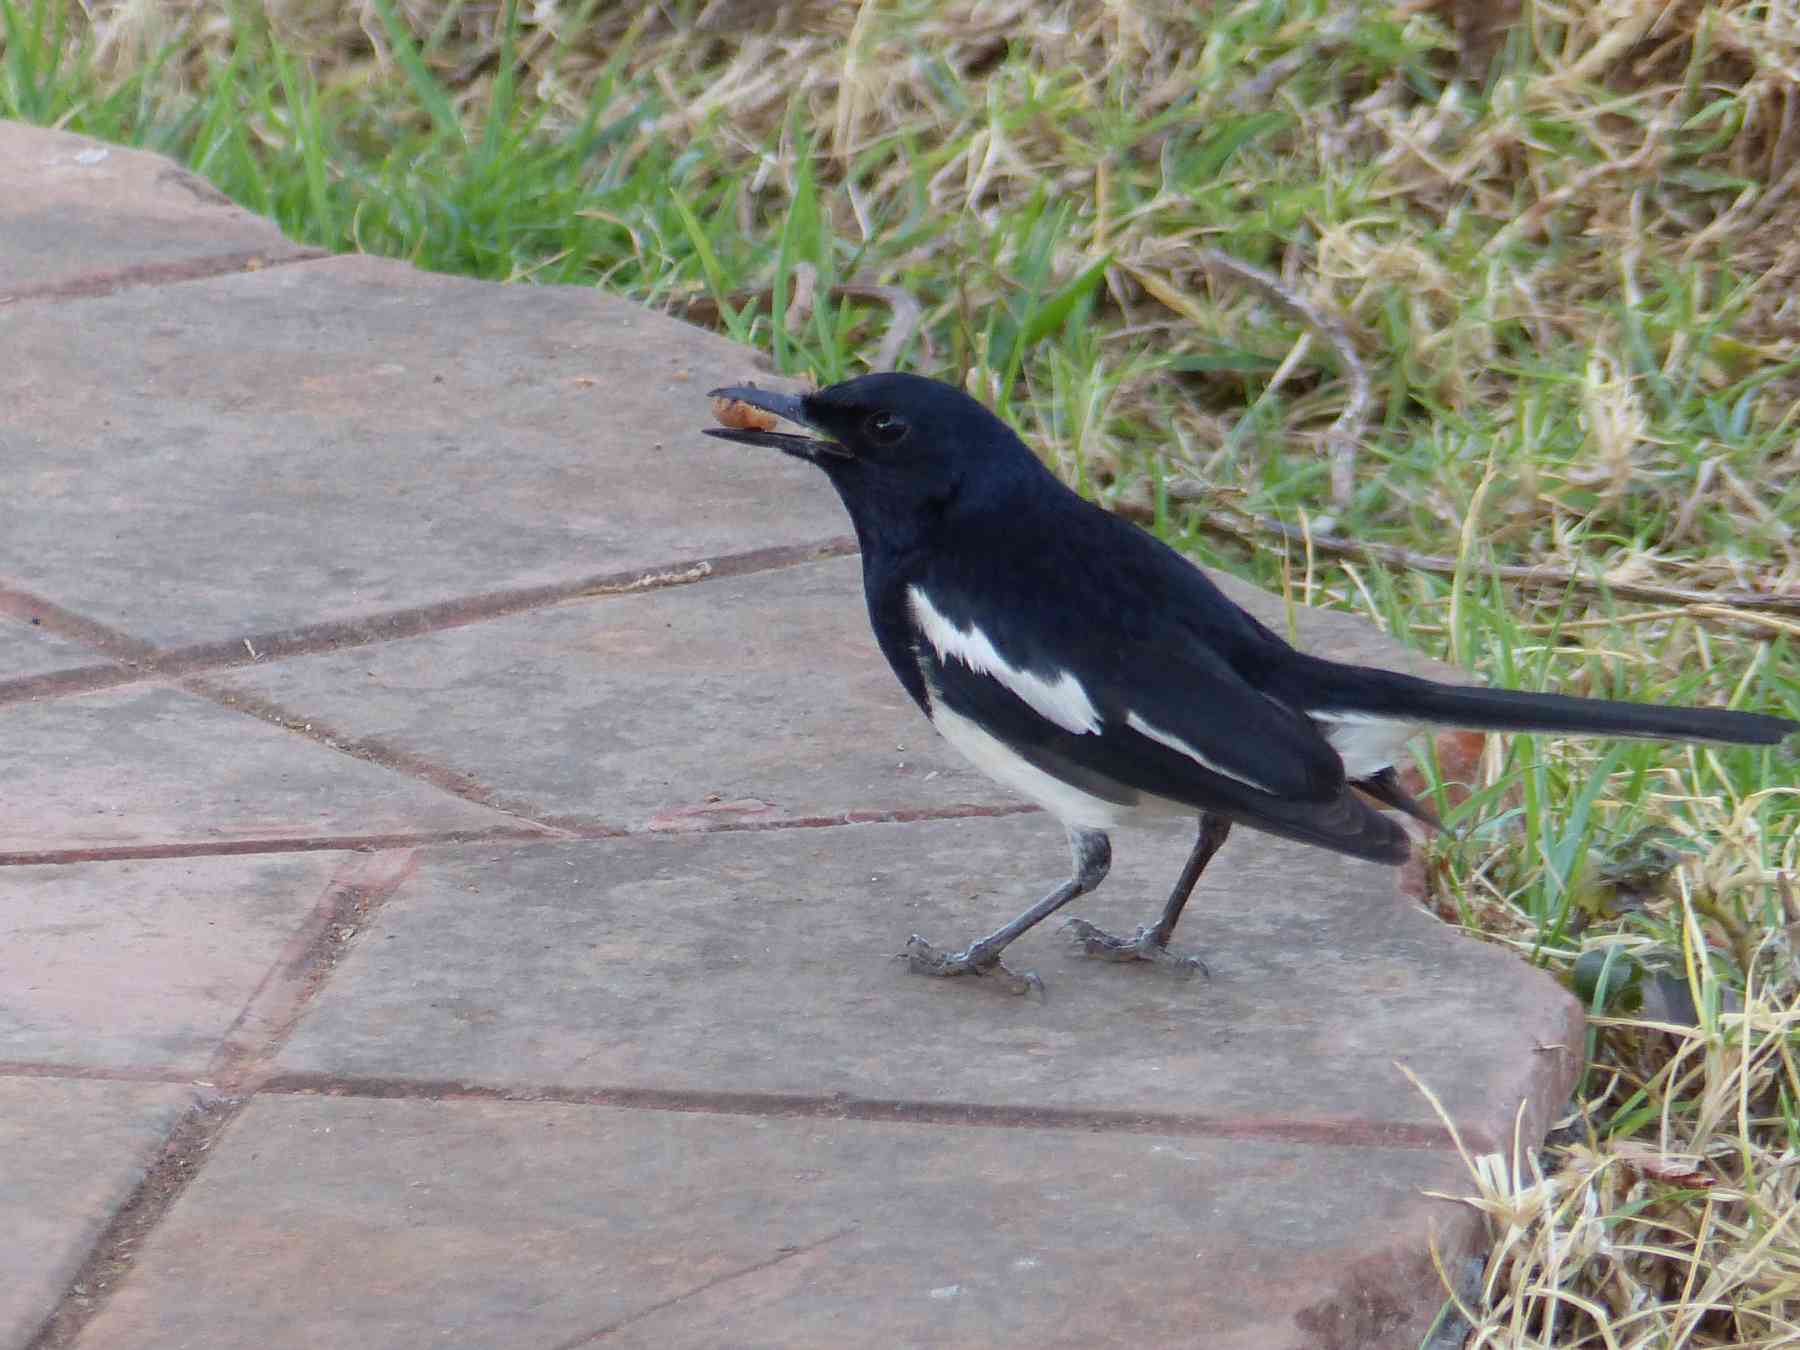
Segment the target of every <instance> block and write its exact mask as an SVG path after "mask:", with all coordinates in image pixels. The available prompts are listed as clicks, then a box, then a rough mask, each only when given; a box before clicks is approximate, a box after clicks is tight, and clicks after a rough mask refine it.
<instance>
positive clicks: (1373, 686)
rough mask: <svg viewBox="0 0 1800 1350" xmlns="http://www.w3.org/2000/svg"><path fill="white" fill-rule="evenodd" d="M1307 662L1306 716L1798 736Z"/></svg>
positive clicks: (1685, 735) (1701, 714)
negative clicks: (1319, 715) (1350, 715)
mask: <svg viewBox="0 0 1800 1350" xmlns="http://www.w3.org/2000/svg"><path fill="white" fill-rule="evenodd" d="M1302 661H1303V662H1304V669H1303V670H1302V671H1298V672H1296V673H1297V674H1299V676H1300V678H1299V679H1297V680H1296V681H1295V682H1294V683H1295V685H1296V686H1297V688H1296V692H1298V689H1301V688H1303V689H1305V691H1306V694H1305V698H1306V704H1304V705H1296V706H1306V711H1307V712H1309V713H1333V712H1336V713H1348V714H1352V715H1361V716H1365V717H1375V718H1380V719H1382V720H1392V721H1396V722H1415V723H1423V724H1426V725H1434V724H1435V725H1439V726H1456V727H1469V728H1471V729H1472V730H1476V731H1565V732H1574V733H1576V734H1578V735H1588V736H1642V737H1649V738H1651V739H1655V740H1670V741H1721V742H1724V743H1726V744H1731V745H1775V744H1777V743H1778V742H1780V741H1783V740H1785V739H1787V738H1788V737H1789V736H1792V735H1794V734H1795V733H1800V722H1792V721H1789V720H1788V719H1787V718H1785V717H1770V716H1768V715H1766V714H1764V713H1748V712H1732V711H1730V710H1728V709H1724V708H1682V707H1675V708H1665V707H1659V706H1657V705H1655V704H1649V703H1620V702H1616V701H1614V700H1612V699H1604V698H1572V697H1570V696H1569V695H1567V694H1531V693H1523V692H1520V691H1519V690H1514V689H1481V688H1473V687H1466V686H1462V685H1454V684H1438V683H1436V682H1434V681H1432V680H1421V679H1418V678H1416V677H1414V676H1411V675H1400V674H1397V673H1395V672H1393V671H1387V670H1372V669H1370V668H1368V667H1366V666H1346V665H1339V664H1338V663H1337V662H1335V661H1324V660H1320V659H1318V658H1316V657H1303V658H1302ZM1286 692H1287V691H1285V690H1283V691H1282V693H1283V694H1284V695H1285V694H1286ZM1283 701H1284V702H1286V701H1288V699H1287V698H1286V697H1284V698H1283Z"/></svg>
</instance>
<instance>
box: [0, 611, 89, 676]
mask: <svg viewBox="0 0 1800 1350" xmlns="http://www.w3.org/2000/svg"><path fill="white" fill-rule="evenodd" d="M104 660H105V658H104V657H102V656H101V655H100V654H99V653H97V652H95V651H94V650H93V649H92V648H90V647H86V646H84V645H83V644H81V643H79V642H76V641H74V640H73V639H71V638H66V637H63V636H61V635H60V634H57V633H53V632H51V631H50V630H49V629H47V628H45V627H44V626H43V625H42V624H34V623H32V622H31V620H30V619H21V618H16V617H14V616H13V615H11V614H0V680H14V679H25V678H26V677H28V676H32V675H43V674H47V673H48V672H50V671H53V670H68V669H70V668H72V667H76V666H87V665H94V664H97V663H100V662H103V661H104Z"/></svg>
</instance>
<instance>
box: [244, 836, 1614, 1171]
mask: <svg viewBox="0 0 1800 1350" xmlns="http://www.w3.org/2000/svg"><path fill="white" fill-rule="evenodd" d="M1189 842H1190V839H1189V837H1188V835H1187V834H1186V833H1185V831H1181V830H1172V831H1165V832H1151V831H1130V832H1126V831H1120V832H1119V834H1118V835H1117V836H1116V837H1115V847H1114V867H1113V872H1112V875H1111V876H1110V877H1109V878H1108V879H1107V882H1106V884H1105V885H1104V886H1103V887H1102V888H1101V889H1100V891H1099V892H1098V893H1097V895H1096V896H1095V897H1094V898H1093V901H1092V902H1091V903H1090V902H1088V901H1082V902H1077V904H1075V905H1074V906H1071V909H1072V910H1073V911H1074V912H1077V913H1080V914H1084V915H1086V916H1088V917H1090V918H1093V919H1094V920H1096V921H1097V922H1100V923H1101V924H1102V925H1103V926H1106V927H1113V928H1115V929H1122V930H1123V931H1126V932H1129V931H1131V927H1132V926H1133V925H1134V924H1136V923H1138V922H1142V921H1145V920H1147V919H1149V918H1150V917H1152V916H1153V915H1154V913H1155V911H1156V910H1157V908H1158V907H1159V906H1160V903H1161V898H1162V896H1163V894H1164V893H1165V892H1166V890H1167V888H1168V886H1169V884H1170V882H1172V880H1173V879H1174V875H1175V873H1176V871H1177V870H1179V868H1180V865H1181V862H1182V860H1183V858H1184V857H1185V856H1186V848H1187V845H1188V843H1189ZM1066 867H1067V851H1066V848H1065V846H1064V843H1063V840H1062V835H1061V831H1060V830H1059V829H1058V827H1057V826H1056V825H1055V824H1054V823H1053V822H1052V821H1050V820H1049V819H1048V818H1047V817H1043V816H1021V817H1013V818H1009V819H1003V820H994V819H968V820H952V821H929V822H917V823H912V824H883V825H864V826H848V827H839V828H834V829H824V830H816V831H811V830H782V831H775V832H730V833H718V834H712V835H708V836H704V837H698V838H696V837H692V836H688V837H672V838H638V839H630V840H604V841H597V842H591V843H583V844H574V845H557V846H554V847H544V846H536V845H530V846H525V847H523V848H520V849H517V850H513V851H508V852H506V853H504V854H496V853H495V852H494V850H493V849H492V848H482V847H480V846H475V845H470V846H465V847H462V848H458V849H453V850H434V851H433V852H432V854H431V855H430V856H429V857H426V858H423V859H422V860H421V865H420V869H419V871H418V873H417V874H416V875H415V876H414V877H413V878H412V879H411V881H410V882H409V883H408V884H407V885H406V886H404V887H403V888H401V890H400V891H398V892H397V893H396V894H395V896H394V898H393V899H392V900H391V901H390V902H389V903H388V904H387V906H386V907H385V908H384V909H383V911H382V912H381V914H380V915H379V916H378V918H377V919H376V921H375V924H374V927H373V928H372V929H371V930H370V931H368V932H367V933H366V934H365V935H364V936H363V937H362V938H361V939H360V940H359V942H358V943H357V944H356V945H355V946H354V948H353V949H352V950H351V951H350V952H349V953H348V954H347V955H346V956H345V957H344V958H343V960H342V962H341V963H340V965H339V967H338V969H337V972H336V975H335V977H334V979H333V980H332V983H331V985H330V986H329V987H328V988H326V989H325V990H323V991H322V992H321V993H320V995H319V996H318V998H317V1000H316V1001H315V1002H314V1003H313V1005H312V1006H311V1009H310V1011H309V1013H308V1014H307V1016H306V1018H305V1019H304V1020H303V1022H302V1023H301V1025H300V1027H299V1028H298V1030H297V1031H296V1033H295V1035H294V1037H293V1038H292V1039H291V1040H290V1041H289V1042H288V1044H287V1046H286V1048H285V1050H284V1051H283V1052H282V1054H281V1056H280V1058H279V1060H278V1064H277V1067H278V1071H282V1072H288V1073H298V1074H301V1075H310V1076H311V1078H312V1079H315V1080H316V1079H332V1080H336V1079H343V1078H352V1079H366V1080H386V1079H390V1078H399V1079H410V1080H423V1081H435V1082H448V1083H463V1082H473V1083H484V1084H500V1085H505V1086H518V1087H521V1088H530V1089H537V1088H554V1089H557V1090H563V1091H567V1090H577V1091H579V1090H604V1089H616V1088H625V1089H633V1090H646V1089H648V1090H654V1091H661V1092H666V1093H678V1094H687V1095H689V1096H692V1097H693V1098H694V1099H695V1100H700V1099H706V1100H711V1099H713V1098H716V1097H718V1096H720V1095H721V1094H733V1093H737V1094H743V1093H752V1094H766V1095H784V1096H793V1097H801V1098H807V1099H812V1100H822V1099H829V1098H833V1097H837V1096H844V1097H851V1098H857V1099H877V1100H895V1099H900V1100H906V1101H915V1102H922V1103H945V1102H951V1103H969V1104H974V1105H977V1106H980V1107H982V1108H984V1109H989V1110H990V1111H998V1112H999V1113H1000V1114H1001V1115H1006V1114H1007V1113H1008V1112H1013V1113H1018V1112H1024V1113H1032V1112H1038V1111H1043V1110H1048V1111H1051V1112H1063V1113H1067V1112H1077V1113H1081V1112H1087V1113H1109V1112H1110V1113H1126V1114H1130V1113H1143V1114H1149V1115H1152V1116H1156V1115H1167V1116H1171V1117H1181V1118H1184V1119H1192V1120H1195V1121H1199V1122H1202V1123H1204V1125H1205V1127H1206V1128H1209V1129H1228V1130H1232V1131H1236V1132H1238V1133H1250V1134H1254V1133H1257V1132H1259V1131H1260V1132H1267V1133H1270V1134H1273V1135H1276V1136H1279V1137H1304V1138H1321V1139H1329V1140H1333V1141H1341V1142H1352V1143H1353V1142H1359V1141H1360V1142H1380V1141H1383V1140H1400V1141H1413V1142H1418V1143H1427V1144H1433V1145H1435V1144H1441V1143H1446V1142H1447V1141H1446V1140H1445V1139H1444V1138H1443V1136H1442V1134H1441V1129H1440V1126H1439V1125H1438V1122H1437V1118H1436V1116H1435V1115H1434V1114H1433V1112H1432V1110H1431V1108H1430V1106H1429V1105H1428V1104H1427V1103H1426V1102H1425V1101H1424V1099H1423V1098H1422V1097H1421V1096H1420V1095H1419V1093H1418V1092H1417V1091H1416V1090H1415V1089H1413V1088H1412V1087H1411V1086H1410V1085H1409V1084H1408V1083H1407V1081H1406V1079H1405V1077H1404V1076H1403V1075H1402V1074H1401V1073H1400V1071H1399V1070H1398V1069H1397V1068H1396V1067H1395V1065H1394V1062H1393V1061H1394V1060H1395V1059H1397V1058H1400V1059H1404V1060H1405V1061H1406V1063H1407V1064H1408V1065H1410V1067H1411V1068H1412V1069H1413V1071H1414V1072H1415V1073H1417V1074H1418V1075H1419V1076H1420V1078H1421V1079H1423V1080H1424V1081H1425V1082H1426V1083H1427V1084H1428V1085H1429V1086H1431V1087H1432V1088H1433V1089H1434V1090H1435V1091H1436V1092H1437V1093H1438V1094H1439V1096H1440V1097H1441V1098H1442V1099H1443V1101H1444V1103H1445V1106H1446V1108H1447V1109H1448V1110H1450V1111H1451V1112H1452V1113H1453V1115H1454V1116H1455V1117H1456V1118H1457V1120H1458V1121H1459V1123H1460V1125H1461V1126H1462V1128H1463V1129H1464V1130H1465V1131H1467V1132H1468V1133H1469V1134H1470V1136H1471V1137H1473V1138H1475V1139H1477V1140H1485V1141H1489V1144H1490V1146H1491V1145H1492V1144H1493V1143H1494V1142H1495V1141H1500V1140H1504V1139H1506V1138H1509V1137H1510V1133H1511V1130H1512V1126H1513V1117H1514V1112H1515V1110H1516V1109H1517V1107H1518V1104H1519V1102H1520V1100H1521V1099H1523V1098H1526V1097H1531V1098H1533V1107H1532V1110H1531V1112H1530V1115H1529V1120H1530V1121H1532V1122H1538V1123H1541V1122H1542V1121H1543V1120H1544V1113H1545V1112H1546V1111H1548V1110H1552V1109H1555V1108H1556V1107H1557V1106H1559V1105H1560V1103H1561V1101H1562V1098H1563V1095H1564V1094H1566V1092H1567V1090H1568V1085H1569V1080H1570V1075H1571V1073H1572V1069H1573V1066H1574V1064H1575V1063H1576V1062H1577V1057H1578V1055H1579V1050H1580V1045H1581V1041H1580V1021H1579V1013H1578V1010H1577V1009H1576V1008H1575V1006H1574V1004H1573V1002H1572V1001H1571V1000H1570V999H1569V997H1568V996H1567V995H1566V994H1565V993H1563V992H1562V991H1561V990H1560V989H1558V988H1557V986H1556V985H1555V984H1554V983H1553V982H1552V981H1551V980H1550V979H1549V978H1548V977H1547V976H1545V975H1543V974H1542V973H1541V972H1538V971H1534V970H1532V969H1530V968H1529V967H1527V966H1525V965H1524V964H1523V963H1522V962H1520V961H1518V960H1517V958H1515V957H1513V956H1511V955H1510V954H1509V953H1506V952H1504V951H1501V950H1500V949H1498V948H1495V947H1492V946H1489V945H1487V944H1484V943H1481V942H1478V941H1475V940H1473V939H1470V938H1467V937H1464V936H1461V935H1459V934H1457V933H1456V932H1454V931H1452V930H1450V929H1448V928H1446V927H1445V926H1444V925H1443V924H1441V923H1439V922H1437V921H1436V920H1434V919H1432V918H1430V917H1428V916H1427V915H1425V914H1424V913H1422V912H1421V911H1420V910H1419V909H1418V908H1417V907H1416V906H1414V905H1412V904H1411V903H1410V902H1407V901H1405V900H1402V899H1400V898H1399V897H1398V896H1397V895H1396V893H1395V887H1394V880H1393V878H1394V872H1393V869H1391V868H1383V867H1380V866H1377V865H1374V864H1368V863H1359V862H1355V861H1352V860H1349V859H1342V858H1337V857H1335V856H1332V855H1329V854H1326V853H1324V852H1322V851H1320V850H1317V849H1308V848H1305V847H1303V846H1300V845H1295V844H1289V843H1285V842H1282V841H1278V840H1272V839H1269V838H1267V837H1266V836H1259V835H1254V834H1250V833H1248V832H1240V835H1239V836H1238V837H1234V838H1232V839H1231V840H1230V841H1229V843H1228V844H1227V846H1226V848H1225V851H1224V852H1223V853H1221V854H1220V856H1219V858H1218V859H1217V860H1216V862H1215V863H1214V868H1213V870H1212V871H1209V873H1208V876H1207V878H1206V879H1205V880H1204V881H1203V882H1202V886H1201V890H1200V892H1199V893H1198V894H1197V896H1196V899H1195V901H1194V903H1193V904H1192V905H1191V906H1190V909H1189V914H1188V916H1187V917H1186V918H1185V919H1184V921H1183V928H1182V930H1181V932H1180V933H1179V934H1178V937H1180V938H1183V939H1185V940H1186V941H1187V942H1188V943H1190V944H1193V945H1195V946H1196V947H1198V948H1199V949H1201V950H1202V951H1204V953H1205V956H1206V959H1207V961H1208V963H1209V965H1210V966H1211V969H1212V978H1211V979H1210V980H1206V979H1196V980H1187V981H1184V980H1181V979H1178V978H1174V977H1171V976H1170V975H1168V974H1166V973H1164V972H1161V971H1156V970H1151V969H1147V968H1136V967H1120V966H1115V965H1109V964H1105V963H1100V962H1091V961H1088V960H1085V959H1083V958H1080V957H1078V956H1076V955H1074V954H1072V952H1071V951H1070V950H1069V948H1068V947H1067V946H1066V945H1065V944H1064V942H1063V941H1062V940H1061V939H1060V938H1059V937H1058V936H1056V934H1055V932H1054V922H1055V921H1054V920H1053V921H1052V922H1051V924H1050V925H1047V926H1045V927H1044V928H1040V929H1039V930H1034V931H1033V933H1031V934H1028V935H1027V936H1026V937H1025V938H1023V939H1021V940H1020V941H1019V942H1018V943H1017V944H1016V945H1015V946H1014V948H1013V949H1012V951H1013V964H1014V965H1015V966H1016V967H1018V968H1021V969H1023V968H1036V969H1037V970H1038V972H1039V973H1040V974H1041V975H1042V976H1043V977H1044V979H1045V981H1046V983H1047V984H1048V986H1049V989H1048V996H1047V998H1046V999H1045V1000H1043V1001H1042V1002H1040V1001H1038V1000H1037V999H1035V998H1017V997H1014V996H1011V995H1008V994H1006V993H1004V992H1002V991H1001V990H1000V989H999V988H997V987H996V986H994V985H992V984H988V983H984V982H982V981H979V980H958V981H940V980H929V979H925V978H922V977H919V976H914V975H911V974H908V973H907V972H906V971H904V969H903V968H901V967H900V966H899V965H898V964H897V963H895V962H893V961H892V960H891V959H890V956H891V954H892V953H894V952H896V951H898V950H899V949H900V948H901V946H902V945H903V944H904V942H905V940H906V937H907V935H908V934H910V933H913V932H919V933H923V934H925V935H926V936H927V937H928V938H930V939H931V940H933V941H935V942H938V943H939V944H940V945H943V944H949V943H956V944H959V945H960V944H961V943H963V942H966V941H968V940H969V939H971V938H973V937H975V936H977V935H978V934H980V933H983V932H986V931H988V930H990V929H992V928H994V927H996V926H998V924H999V923H1001V922H1002V921H1003V920H1005V919H1008V918H1011V917H1012V916H1013V914H1015V913H1017V912H1018V911H1019V910H1021V909H1023V908H1024V907H1025V905H1026V904H1027V903H1029V902H1030V901H1031V900H1033V899H1035V898H1036V897H1037V896H1038V895H1040V894H1041V893H1043V892H1044V891H1046V890H1048V889H1049V887H1050V886H1051V885H1053V884H1054V883H1055V882H1056V881H1058V880H1059V879H1060V878H1061V876H1062V875H1063V874H1064V872H1065V871H1066ZM1234 892H1235V893H1236V894H1237V895H1238V896H1241V897H1243V898H1242V899H1241V900H1239V901H1238V902H1236V903H1234V901H1233V898H1232V897H1233V893H1234ZM1548 1046H1561V1047H1565V1048H1564V1049H1559V1050H1550V1049H1545V1048H1541V1047H1548ZM1571 1051H1573V1052H1574V1053H1573V1054H1571V1053H1570V1052H1571Z"/></svg>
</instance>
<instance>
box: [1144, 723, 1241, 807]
mask: <svg viewBox="0 0 1800 1350" xmlns="http://www.w3.org/2000/svg"><path fill="white" fill-rule="evenodd" d="M1125 725H1126V726H1128V727H1130V728H1131V729H1132V730H1133V731H1135V732H1137V733H1138V735H1140V736H1147V737H1148V738H1149V739H1151V740H1153V741H1155V742H1156V743H1157V744H1158V745H1166V746H1168V747H1169V749H1171V750H1173V751H1174V752H1175V753H1176V754H1178V755H1186V756H1187V757H1188V758H1189V759H1191V760H1193V761H1194V763H1196V764H1198V765H1199V766H1200V767H1201V768H1203V769H1209V770H1211V771H1212V772H1213V773H1216V774H1222V775H1224V776H1225V777H1226V778H1235V779H1236V780H1237V781H1238V782H1240V783H1242V784H1243V785H1244V786H1245V787H1253V788H1255V789H1256V790H1257V791H1258V792H1270V793H1273V789H1271V788H1267V787H1264V786H1263V785H1262V784H1261V783H1259V782H1257V781H1256V780H1255V779H1254V778H1246V777H1244V775H1243V774H1241V773H1233V772H1232V771H1231V770H1230V769H1228V768H1226V767H1225V766H1224V765H1223V764H1220V763H1219V762H1218V761H1216V760H1212V759H1208V758H1207V757H1206V756H1205V755H1203V754H1201V753H1200V752H1199V751H1198V750H1196V749H1195V748H1194V747H1193V746H1191V745H1189V744H1188V743H1187V742H1186V741H1184V740H1182V739H1181V737H1179V736H1175V735H1171V734H1170V733H1169V732H1166V731H1164V730H1163V729H1162V728H1161V727H1157V726H1152V725H1151V724H1150V723H1148V722H1146V721H1145V720H1144V719H1143V718H1141V717H1139V716H1138V715H1137V714H1136V713H1126V714H1125Z"/></svg>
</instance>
